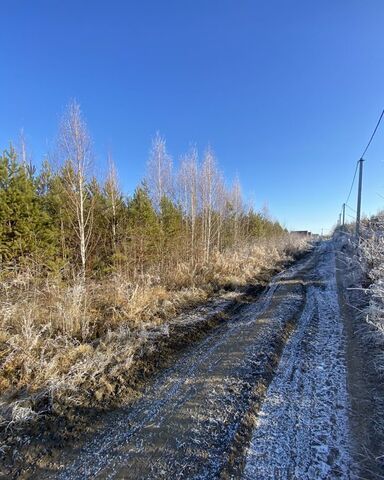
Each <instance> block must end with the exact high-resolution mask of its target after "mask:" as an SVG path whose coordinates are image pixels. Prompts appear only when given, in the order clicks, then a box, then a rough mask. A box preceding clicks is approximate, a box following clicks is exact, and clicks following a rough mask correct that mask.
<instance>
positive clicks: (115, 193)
mask: <svg viewBox="0 0 384 480" xmlns="http://www.w3.org/2000/svg"><path fill="white" fill-rule="evenodd" d="M104 190H105V194H106V197H107V202H108V205H107V206H108V208H109V209H110V218H111V222H110V226H111V240H112V241H111V243H112V250H113V253H116V244H117V209H118V206H119V204H120V202H121V194H120V190H119V185H118V181H117V173H116V167H115V164H114V162H113V159H112V156H111V155H110V154H108V175H107V179H106V182H105V187H104Z"/></svg>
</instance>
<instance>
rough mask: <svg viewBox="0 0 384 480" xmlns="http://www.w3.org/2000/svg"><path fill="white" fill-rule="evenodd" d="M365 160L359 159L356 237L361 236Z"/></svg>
mask: <svg viewBox="0 0 384 480" xmlns="http://www.w3.org/2000/svg"><path fill="white" fill-rule="evenodd" d="M363 162H364V159H363V158H360V160H359V190H358V192H357V212H356V237H357V238H359V237H360V216H361V191H362V188H363Z"/></svg>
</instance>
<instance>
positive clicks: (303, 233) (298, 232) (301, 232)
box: [291, 230, 312, 237]
mask: <svg viewBox="0 0 384 480" xmlns="http://www.w3.org/2000/svg"><path fill="white" fill-rule="evenodd" d="M291 233H292V234H293V235H299V236H300V237H311V236H312V233H311V232H308V230H293V231H291Z"/></svg>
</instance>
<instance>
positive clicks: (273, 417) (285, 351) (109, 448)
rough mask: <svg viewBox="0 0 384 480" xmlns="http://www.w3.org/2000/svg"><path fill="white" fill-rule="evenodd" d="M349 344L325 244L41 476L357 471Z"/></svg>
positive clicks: (311, 475) (340, 474) (312, 475)
mask: <svg viewBox="0 0 384 480" xmlns="http://www.w3.org/2000/svg"><path fill="white" fill-rule="evenodd" d="M287 340H288V342H287V343H286V344H285V342H286V341H287ZM343 342H344V339H343V331H342V321H341V318H340V312H339V307H338V299H337V290H336V280H335V258H334V253H333V250H332V245H331V244H330V243H324V244H321V245H320V246H318V247H317V248H316V249H315V251H314V252H313V253H312V254H311V255H310V256H309V257H308V258H306V259H304V260H302V261H301V262H299V263H297V264H296V265H295V266H293V267H292V268H290V269H288V270H287V271H286V272H283V273H282V274H280V275H277V276H276V277H275V278H274V280H273V281H272V282H271V284H270V285H269V287H268V288H267V289H266V291H265V292H264V294H263V295H262V296H261V297H260V298H259V299H258V300H257V301H254V302H251V303H248V304H244V306H243V307H242V308H240V309H239V310H238V311H237V312H236V313H235V314H234V315H233V316H232V317H231V318H230V319H229V320H228V322H226V324H225V325H223V326H222V327H220V328H219V329H217V330H215V331H214V332H213V333H212V334H211V335H209V336H208V337H207V338H206V339H205V340H204V341H202V342H200V343H198V344H197V345H194V346H192V347H191V348H189V349H188V350H186V351H185V352H184V353H183V355H182V356H181V357H180V358H179V360H178V361H177V362H176V363H175V364H174V365H173V366H172V367H171V368H168V369H166V370H164V371H163V372H162V373H161V374H160V375H158V376H157V377H156V378H155V379H154V380H153V382H151V384H149V385H148V388H147V389H146V391H145V392H144V395H143V397H142V398H141V399H140V400H138V401H137V402H136V404H134V405H133V406H131V407H129V408H128V407H127V408H125V409H124V408H123V409H121V410H119V411H116V412H112V413H111V414H109V415H107V416H106V417H105V418H104V420H103V425H102V426H101V427H100V429H99V433H97V435H94V436H93V437H91V438H89V439H88V440H87V441H86V442H85V444H84V445H83V447H82V448H81V449H80V450H79V451H67V450H63V451H62V452H58V453H57V454H56V456H55V459H54V460H53V459H52V461H51V462H48V463H46V464H45V466H44V468H40V469H38V470H37V471H36V472H35V475H34V478H39V479H43V478H58V479H65V480H70V479H87V478H99V479H105V478H108V479H112V478H119V479H171V478H174V479H211V478H212V479H213V478H220V477H221V478H245V479H254V480H256V479H279V478H281V479H291V478H292V479H323V478H344V479H347V478H351V475H352V474H351V471H352V470H351V461H350V457H349V452H348V448H349V444H350V441H349V433H348V421H347V409H348V400H347V395H346V375H345V362H344V353H343V352H344V345H343ZM284 345H285V346H284ZM280 354H281V357H280ZM268 385H269V387H268ZM267 387H268V388H267ZM251 412H253V413H252V414H251ZM254 414H255V415H256V420H257V422H256V428H255V429H254V430H253V431H252V430H251V429H252V428H253V426H254V424H253V423H252V422H251V421H250V419H252V418H253V415H254ZM250 439H251V443H250V444H249V440H250ZM249 445H250V446H249ZM248 446H249V448H248Z"/></svg>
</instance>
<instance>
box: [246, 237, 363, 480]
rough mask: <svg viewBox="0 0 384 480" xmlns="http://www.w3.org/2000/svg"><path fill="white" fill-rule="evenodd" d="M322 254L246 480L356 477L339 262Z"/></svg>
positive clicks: (327, 249)
mask: <svg viewBox="0 0 384 480" xmlns="http://www.w3.org/2000/svg"><path fill="white" fill-rule="evenodd" d="M322 248H323V249H324V251H323V253H322V255H321V259H320V262H319V264H318V267H317V272H314V273H316V276H315V275H314V277H313V278H314V279H315V278H316V281H314V282H313V283H312V284H310V285H309V286H308V291H307V298H306V304H305V307H304V310H303V313H302V315H301V318H300V320H299V324H298V326H297V330H296V331H295V333H294V334H293V335H292V337H291V338H290V340H289V341H288V343H287V345H286V347H285V349H284V352H283V354H282V357H281V361H280V364H279V367H278V369H277V371H276V375H275V377H274V379H273V381H272V383H271V384H270V386H269V388H268V391H267V395H266V398H265V400H264V402H263V406H262V408H261V411H260V412H259V415H258V419H257V425H256V428H255V431H254V432H253V436H252V440H251V444H250V447H249V450H248V454H247V459H246V466H245V471H244V476H243V478H244V479H246V480H248V479H249V480H251V479H252V480H257V479H263V480H265V479H290V478H293V479H300V480H306V479H308V480H309V479H311V480H313V479H319V480H320V479H334V478H335V479H336V478H341V479H347V478H354V474H353V470H354V468H353V465H352V461H351V456H350V453H349V449H348V446H349V444H350V439H349V436H350V434H349V426H348V408H349V405H348V399H347V385H346V366H345V357H344V344H345V338H344V335H343V324H342V320H341V317H340V311H339V304H338V297H337V287H336V275H335V256H334V252H333V250H332V247H331V245H330V244H324V245H323V246H322ZM319 280H320V281H319Z"/></svg>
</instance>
